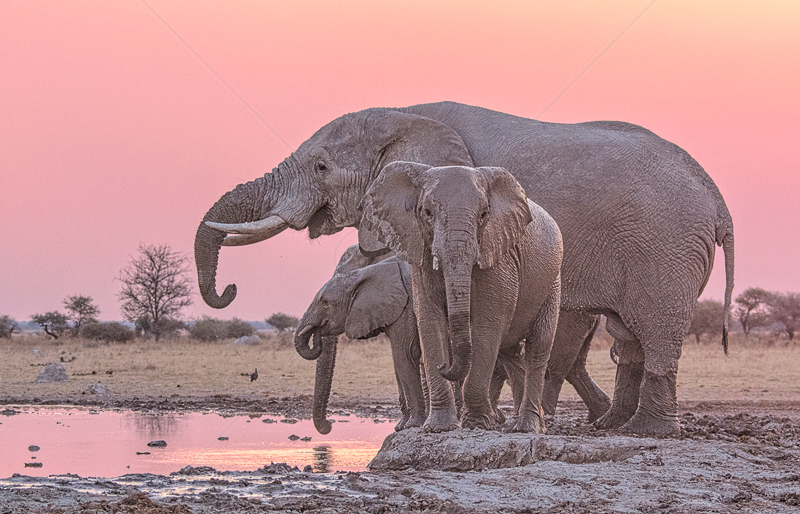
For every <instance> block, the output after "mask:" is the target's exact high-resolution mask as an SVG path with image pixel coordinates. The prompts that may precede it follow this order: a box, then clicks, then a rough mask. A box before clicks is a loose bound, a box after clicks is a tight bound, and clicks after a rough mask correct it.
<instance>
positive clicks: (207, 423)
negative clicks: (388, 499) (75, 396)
mask: <svg viewBox="0 0 800 514" xmlns="http://www.w3.org/2000/svg"><path fill="white" fill-rule="evenodd" d="M16 410H19V411H21V414H17V415H13V416H3V417H0V478H7V477H10V476H11V475H12V474H13V473H20V474H24V475H30V476H48V475H54V474H66V473H74V474H77V475H81V476H93V477H116V476H121V475H124V474H128V473H155V474H169V473H171V472H174V471H178V470H179V469H181V468H182V467H184V466H186V465H191V466H195V467H197V466H211V467H213V468H215V469H217V470H218V471H235V470H239V471H247V470H255V469H258V468H260V467H262V466H264V465H266V464H269V463H270V462H286V463H287V464H289V465H292V466H298V467H300V468H301V469H302V468H303V467H304V466H306V465H309V464H310V465H311V466H313V468H314V471H316V472H323V473H324V472H333V471H362V470H364V469H365V468H366V465H367V463H368V462H369V461H370V460H371V459H372V457H374V456H375V454H376V453H377V451H378V449H380V446H381V443H382V442H383V439H384V438H385V437H386V436H387V435H388V434H389V433H391V432H392V431H393V429H394V423H393V422H388V420H377V421H380V422H377V423H376V422H375V420H373V419H370V418H358V417H355V416H336V417H333V418H331V419H332V420H333V421H335V423H333V429H332V430H331V432H330V433H329V434H327V435H324V436H323V435H321V434H319V433H317V431H316V430H315V429H314V426H313V424H312V422H311V421H310V420H301V421H298V422H297V423H293V424H290V423H284V422H281V420H282V419H283V418H279V417H274V416H262V417H253V418H251V417H249V416H247V415H237V416H222V415H220V414H216V413H185V414H144V413H138V412H130V411H99V412H97V411H90V410H86V409H65V408H63V407H58V408H51V407H17V408H16ZM292 435H295V436H299V437H300V438H306V437H310V438H311V439H310V440H306V441H303V440H299V439H298V440H290V439H289V436H292ZM220 438H223V439H222V440H221V439H220ZM224 438H227V439H224ZM159 439H161V440H165V441H166V442H167V446H166V447H164V448H154V447H148V446H147V443H148V442H150V441H154V440H159ZM30 445H36V446H39V447H40V450H39V451H36V452H31V451H29V450H28V447H29V446H30ZM137 452H138V453H139V455H137ZM34 462H40V463H42V467H40V468H34V467H25V463H34Z"/></svg>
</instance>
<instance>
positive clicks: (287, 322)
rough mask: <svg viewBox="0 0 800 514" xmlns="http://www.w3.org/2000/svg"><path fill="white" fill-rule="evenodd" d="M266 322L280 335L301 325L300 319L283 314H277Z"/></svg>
mask: <svg viewBox="0 0 800 514" xmlns="http://www.w3.org/2000/svg"><path fill="white" fill-rule="evenodd" d="M265 321H266V322H267V323H269V324H270V325H272V326H273V327H275V328H276V329H277V330H278V332H279V333H280V332H283V331H284V330H286V329H288V328H294V327H296V326H297V324H298V323H300V320H299V319H297V318H295V317H294V316H289V315H288V314H284V313H282V312H276V313H275V314H273V315H272V316H270V317H269V318H267V319H266V320H265Z"/></svg>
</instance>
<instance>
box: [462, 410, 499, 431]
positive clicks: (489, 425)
mask: <svg viewBox="0 0 800 514" xmlns="http://www.w3.org/2000/svg"><path fill="white" fill-rule="evenodd" d="M504 417H505V416H504ZM461 427H462V428H468V429H474V428H479V429H481V430H496V429H497V422H496V421H495V420H494V416H470V415H469V414H468V415H466V416H464V418H463V419H462V420H461Z"/></svg>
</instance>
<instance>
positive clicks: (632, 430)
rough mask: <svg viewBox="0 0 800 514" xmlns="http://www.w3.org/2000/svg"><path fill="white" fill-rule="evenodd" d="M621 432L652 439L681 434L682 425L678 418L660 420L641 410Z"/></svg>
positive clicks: (669, 417)
mask: <svg viewBox="0 0 800 514" xmlns="http://www.w3.org/2000/svg"><path fill="white" fill-rule="evenodd" d="M620 431H621V432H624V433H626V434H635V435H643V436H650V437H662V436H668V435H673V434H679V433H680V431H681V425H680V423H679V422H678V417H677V416H675V417H674V418H673V417H671V416H667V419H659V418H657V417H654V416H650V415H648V414H644V413H643V412H642V411H641V410H639V411H637V412H636V414H634V415H633V417H632V418H631V419H630V420H629V421H628V422H627V423H625V424H624V425H622V428H621V429H620Z"/></svg>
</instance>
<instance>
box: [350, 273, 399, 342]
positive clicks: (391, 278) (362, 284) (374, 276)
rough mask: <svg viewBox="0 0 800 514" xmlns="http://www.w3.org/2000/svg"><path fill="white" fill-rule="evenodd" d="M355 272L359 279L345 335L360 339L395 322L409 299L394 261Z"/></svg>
mask: <svg viewBox="0 0 800 514" xmlns="http://www.w3.org/2000/svg"><path fill="white" fill-rule="evenodd" d="M354 273H357V274H359V280H358V282H357V283H356V286H355V293H354V296H353V300H352V303H351V305H350V310H349V311H348V313H347V319H346V320H345V324H344V332H345V334H347V337H349V338H351V339H363V338H366V337H369V336H371V335H372V334H375V333H376V332H377V331H378V330H380V329H382V328H384V327H386V326H389V325H391V324H392V323H394V322H395V321H397V319H398V318H399V317H400V315H401V314H402V313H403V310H404V309H405V308H406V305H408V300H409V296H408V293H407V292H406V288H405V286H404V285H403V279H402V277H401V275H400V265H399V263H397V262H381V263H378V264H373V265H372V266H367V267H366V268H363V269H361V270H358V271H356V272H354Z"/></svg>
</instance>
